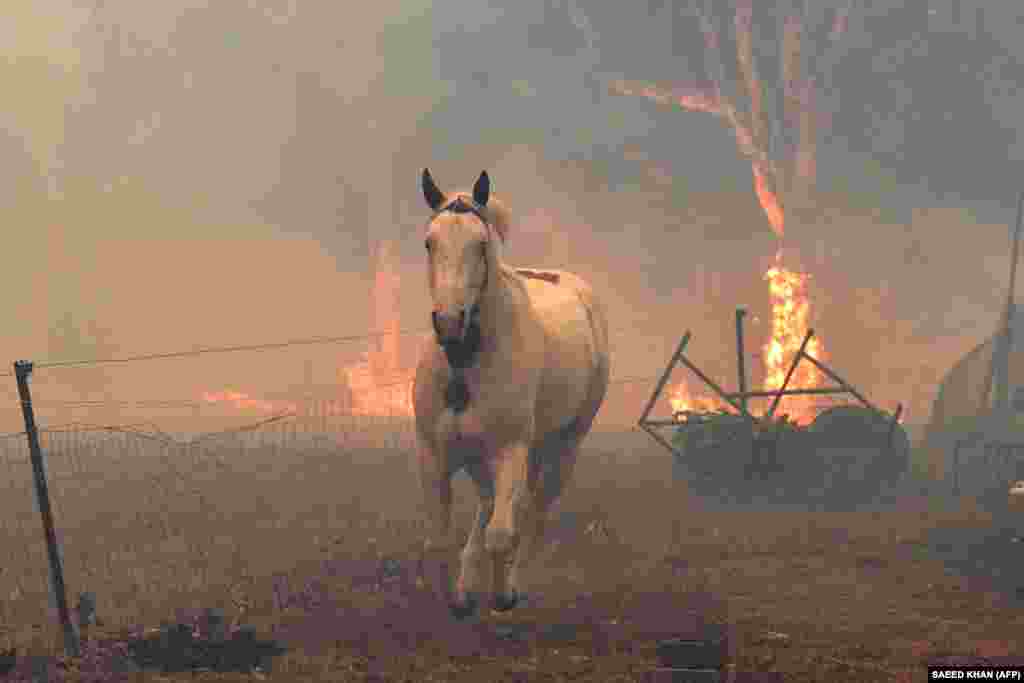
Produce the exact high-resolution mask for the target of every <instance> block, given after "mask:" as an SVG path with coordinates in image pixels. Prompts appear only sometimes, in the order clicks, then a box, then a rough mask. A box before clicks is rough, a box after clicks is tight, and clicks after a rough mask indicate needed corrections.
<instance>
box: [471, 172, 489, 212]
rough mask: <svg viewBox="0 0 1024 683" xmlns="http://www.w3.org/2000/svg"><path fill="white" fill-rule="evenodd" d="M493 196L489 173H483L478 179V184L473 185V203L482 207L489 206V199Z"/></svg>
mask: <svg viewBox="0 0 1024 683" xmlns="http://www.w3.org/2000/svg"><path fill="white" fill-rule="evenodd" d="M490 196H491V179H490V177H488V175H487V171H481V172H480V177H479V178H477V179H476V184H475V185H473V201H474V202H476V203H477V204H479V205H480V206H487V199H488V198H489V197H490Z"/></svg>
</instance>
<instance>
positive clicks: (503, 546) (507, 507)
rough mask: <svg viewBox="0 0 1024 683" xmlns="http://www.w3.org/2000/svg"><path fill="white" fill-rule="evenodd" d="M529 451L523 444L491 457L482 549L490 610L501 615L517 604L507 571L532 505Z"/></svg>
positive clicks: (509, 447) (503, 449) (507, 447)
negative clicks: (487, 560)
mask: <svg viewBox="0 0 1024 683" xmlns="http://www.w3.org/2000/svg"><path fill="white" fill-rule="evenodd" d="M529 453H530V451H529V448H528V447H527V445H526V443H524V442H514V443H511V444H509V445H506V446H504V447H502V448H500V449H499V450H498V451H497V452H496V453H495V455H494V458H493V461H492V462H493V468H494V514H493V515H492V516H491V521H490V523H489V524H488V525H487V530H486V531H485V532H484V547H485V548H486V549H487V553H488V554H489V555H490V556H491V567H492V572H493V574H492V583H491V586H492V590H493V591H494V600H493V602H492V604H491V606H492V608H493V609H494V610H496V611H498V612H505V611H507V610H510V609H512V608H513V607H515V605H516V602H517V601H518V600H519V595H518V592H517V587H516V586H514V585H512V584H511V583H510V581H509V570H510V569H511V565H512V560H513V559H514V557H515V553H516V550H517V549H518V547H519V540H520V536H521V533H522V529H523V528H524V524H525V522H526V521H527V519H528V518H529V510H530V504H531V501H532V495H533V493H532V490H531V486H530V483H531V479H532V478H533V477H532V475H533V473H531V472H530V470H529V468H530V455H529Z"/></svg>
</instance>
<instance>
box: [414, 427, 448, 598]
mask: <svg viewBox="0 0 1024 683" xmlns="http://www.w3.org/2000/svg"><path fill="white" fill-rule="evenodd" d="M417 451H418V453H417V455H418V458H417V460H418V465H419V471H420V488H421V490H422V494H423V506H424V510H425V513H426V517H427V519H426V522H427V535H426V538H424V540H423V551H422V555H421V556H420V562H419V565H420V566H419V572H418V573H419V575H420V576H419V578H420V579H421V580H422V581H426V582H429V583H430V584H431V587H432V588H433V590H434V591H435V594H436V595H437V596H438V597H439V598H440V599H442V600H444V601H445V603H446V604H448V605H452V604H453V601H452V589H451V562H452V560H453V559H454V557H455V553H456V551H457V549H458V547H457V543H456V540H455V536H454V533H453V531H452V528H451V518H452V482H451V473H450V472H449V471H448V467H447V462H446V460H445V459H444V458H443V457H441V456H442V454H441V453H440V452H438V451H437V450H436V449H434V448H433V447H431V446H429V445H425V444H422V443H421V444H419V446H418V449H417Z"/></svg>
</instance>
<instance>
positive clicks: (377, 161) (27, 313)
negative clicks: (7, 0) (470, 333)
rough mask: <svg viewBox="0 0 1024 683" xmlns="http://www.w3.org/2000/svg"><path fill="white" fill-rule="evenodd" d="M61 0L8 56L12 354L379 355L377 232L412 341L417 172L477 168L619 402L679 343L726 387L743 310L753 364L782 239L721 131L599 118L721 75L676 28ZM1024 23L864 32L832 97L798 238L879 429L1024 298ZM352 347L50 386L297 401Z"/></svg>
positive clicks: (576, 15) (905, 23)
mask: <svg viewBox="0 0 1024 683" xmlns="http://www.w3.org/2000/svg"><path fill="white" fill-rule="evenodd" d="M65 2H66V5H67V6H66V7H63V8H62V9H61V11H60V12H59V13H56V14H54V13H53V12H52V11H51V13H50V14H47V15H45V16H44V15H43V13H42V12H41V11H40V10H38V9H37V4H36V3H27V2H25V3H21V4H20V5H19V9H18V13H16V14H17V16H16V21H17V22H19V26H20V27H22V29H23V30H19V31H18V32H17V35H16V36H13V35H11V36H9V35H6V34H5V35H4V36H0V40H2V47H3V50H4V52H5V53H6V54H7V56H8V57H10V59H8V60H6V61H2V60H0V64H2V67H0V68H2V69H3V72H4V74H5V82H6V83H8V84H9V85H8V87H7V97H6V100H7V101H8V102H11V103H13V104H12V105H11V107H5V109H7V110H8V111H7V112H6V113H5V114H3V118H2V120H3V123H4V131H3V132H2V133H0V147H2V148H3V150H4V151H5V153H4V162H5V171H4V172H3V174H2V175H3V178H4V179H5V181H6V183H5V185H4V187H3V188H0V199H2V201H3V205H2V207H0V211H2V212H3V217H4V220H5V224H6V225H7V226H8V230H7V231H6V233H5V234H7V235H8V236H9V243H8V248H9V253H14V254H16V256H15V257H12V258H9V259H8V269H7V277H8V278H9V284H8V287H6V288H5V291H6V292H7V294H6V295H5V296H6V299H5V303H6V304H7V310H8V311H9V315H10V316H11V324H10V325H9V326H8V327H7V329H8V330H9V333H8V334H7V335H5V336H4V340H3V343H2V344H0V346H2V347H3V349H4V350H5V351H6V354H7V357H8V358H11V359H13V358H14V357H18V356H24V357H29V358H36V359H46V358H50V357H61V358H66V357H70V356H75V357H82V356H92V355H103V354H117V353H133V352H148V351H159V350H165V349H166V350H177V349H181V348H191V347H192V346H193V345H205V344H215V345H216V344H234V343H249V342H260V341H265V340H266V341H276V340H280V339H283V338H294V337H303V336H313V335H319V334H346V333H351V334H360V333H362V332H365V331H366V330H367V329H368V328H369V327H370V325H371V306H370V305H369V303H368V297H367V292H368V291H369V287H370V284H371V283H372V273H371V272H370V270H371V264H372V263H373V254H374V249H375V246H374V245H375V244H376V243H377V242H378V241H379V240H394V241H396V244H397V247H396V248H397V257H396V258H397V259H398V261H399V262H400V263H402V264H403V266H402V271H401V278H402V283H403V284H402V300H401V322H402V326H403V327H405V328H419V327H423V326H425V324H426V320H427V318H426V313H425V311H426V310H427V309H426V301H425V299H424V295H423V287H422V282H423V280H422V279H423V277H424V273H423V263H422V254H421V246H420V244H421V241H420V239H419V238H418V231H419V230H421V226H422V221H423V219H424V218H425V217H426V210H425V207H424V206H423V203H422V198H421V197H420V195H419V190H418V185H417V178H418V174H419V171H420V170H421V169H422V167H423V166H425V165H429V166H430V167H431V169H432V171H434V174H435V177H436V178H437V179H438V181H439V182H440V183H441V184H442V185H444V186H445V187H453V186H464V185H466V184H467V183H469V182H471V181H472V179H473V178H475V177H476V174H477V173H479V171H480V170H481V169H482V168H487V169H488V170H489V171H490V173H491V176H492V178H493V180H494V184H495V191H496V192H499V193H500V194H502V195H503V196H504V197H505V198H506V199H507V200H508V201H509V203H510V204H511V206H512V208H513V210H514V211H515V212H516V214H517V216H518V217H519V221H518V223H517V224H516V226H515V232H514V233H513V234H512V236H511V238H510V246H509V250H508V253H509V259H510V261H512V262H514V263H517V264H523V265H538V266H552V267H567V268H569V269H572V270H576V271H578V272H580V273H581V274H583V275H585V276H587V277H588V278H590V279H591V280H593V282H594V284H595V286H596V287H597V288H598V289H599V290H600V291H601V293H602V294H603V295H604V296H605V298H606V299H607V300H608V302H609V308H610V312H611V324H612V328H613V331H614V334H613V343H614V345H615V347H614V353H615V358H614V362H615V367H614V373H615V375H616V376H617V377H619V378H627V377H635V376H642V377H647V376H651V375H655V374H657V373H658V372H659V371H660V366H661V364H662V363H663V361H664V358H665V356H666V355H667V353H668V351H669V350H670V348H671V347H672V346H674V344H675V341H676V340H677V339H678V336H679V335H680V334H681V333H682V332H683V331H684V330H685V329H687V328H688V329H691V330H693V332H694V334H695V341H694V344H693V346H692V350H693V356H694V358H696V359H697V360H698V362H700V363H701V364H702V365H706V367H707V368H708V369H709V371H710V372H712V373H713V374H714V375H715V376H716V377H717V378H719V379H721V380H723V381H727V382H729V383H730V384H731V383H732V379H731V378H732V374H733V362H734V361H733V350H732V349H733V347H732V343H733V342H732V328H731V324H732V310H733V307H734V306H735V305H737V304H745V305H748V306H749V307H750V308H751V309H752V313H753V315H752V316H751V328H750V332H749V333H748V338H749V339H750V344H751V346H752V347H753V346H754V345H755V344H760V343H761V342H762V341H763V334H764V333H766V332H767V330H768V326H767V310H766V308H767V287H766V284H765V282H764V281H763V280H762V279H761V277H762V274H763V272H764V270H765V268H766V266H767V264H768V262H769V260H770V259H771V257H772V255H773V252H774V249H775V247H776V242H775V240H774V237H773V236H772V235H771V233H770V230H769V229H768V225H767V222H766V220H765V218H764V215H763V214H762V212H761V210H760V208H759V207H758V205H757V202H756V198H755V197H754V193H753V191H752V187H751V179H750V167H749V164H748V163H747V162H746V161H745V160H743V159H741V158H738V156H737V154H736V151H735V144H734V142H733V140H732V139H731V137H730V135H731V134H730V132H729V131H728V130H726V129H724V128H723V127H722V126H721V125H720V123H719V122H718V121H716V120H714V119H713V118H712V117H710V116H708V115H703V114H698V113H690V112H683V111H681V110H678V109H676V110H670V109H667V108H663V107H659V106H658V105H655V104H652V103H650V102H646V101H643V100H640V99H636V100H633V99H629V98H621V97H611V96H609V95H608V94H607V90H606V85H607V83H608V82H609V81H610V80H611V79H613V78H620V77H621V78H628V79H634V80H649V81H659V82H669V83H682V84H685V83H689V82H693V81H697V80H701V79H703V78H704V73H705V63H704V45H703V41H702V39H701V35H700V31H699V29H698V27H697V25H696V22H695V19H694V18H693V17H692V16H690V15H688V14H687V13H686V12H685V11H684V10H683V9H681V7H680V6H677V5H678V3H657V2H652V3H648V6H646V7H644V6H640V7H639V8H638V7H635V6H634V5H632V4H630V3H588V2H584V0H575V1H574V2H569V1H564V2H561V1H560V2H551V3H541V4H537V3H533V4H531V3H512V2H497V1H494V2H490V3H475V2H474V3H471V2H468V1H460V2H454V3H438V4H437V6H431V3H429V2H427V1H426V0H420V1H416V2H399V1H398V0H393V1H391V2H383V3H371V4H365V3H363V4H360V5H359V6H358V8H355V6H354V5H352V4H351V3H298V2H289V1H288V0H275V1H273V2H271V1H269V0H268V1H266V2H261V3H253V2H242V1H240V0H225V1H223V2H216V3H207V2H190V3H186V2H177V3H133V2H128V1H127V0H105V2H102V3H97V5H96V7H82V6H81V4H79V3H71V2H70V1H69V0H65ZM53 4H54V3H50V6H53ZM922 5H923V3H922ZM1015 7H1016V4H1015V3H999V4H998V5H997V4H993V3H988V4H986V14H985V15H984V16H983V17H982V24H980V25H979V24H978V23H977V20H976V18H974V19H971V21H968V20H967V19H966V18H963V19H962V20H961V21H960V22H959V23H958V24H956V25H955V26H953V27H951V28H949V27H947V28H946V29H944V28H943V27H942V26H940V25H937V24H936V22H938V21H939V19H941V17H940V18H935V17H931V18H930V17H929V15H927V12H926V11H925V12H918V13H917V14H914V13H913V12H912V11H910V10H907V11H906V12H904V13H902V14H899V15H898V19H899V20H898V21H897V20H895V19H892V16H897V15H887V16H888V17H889V18H886V17H884V16H883V15H882V11H881V9H877V8H876V9H875V10H872V12H871V14H870V15H868V16H861V17H860V18H859V19H855V20H852V21H851V26H850V39H851V41H850V42H851V45H850V48H849V50H848V51H847V52H846V53H845V55H844V56H843V58H842V60H841V61H840V62H839V63H838V64H837V65H836V68H835V69H834V76H833V82H831V83H828V84H826V86H827V87H826V88H825V90H826V91H827V93H828V95H829V97H825V98H823V100H824V104H823V106H827V107H832V108H833V111H832V112H831V116H830V117H829V118H830V121H831V127H830V128H829V129H827V130H823V131H822V132H821V135H822V138H821V142H820V146H819V156H820V158H819V165H818V166H819V168H818V190H819V193H818V200H817V205H816V206H815V207H814V211H813V212H812V218H813V220H808V219H804V220H802V224H803V225H804V226H805V228H804V229H802V230H801V232H800V235H799V238H798V242H797V244H796V248H797V249H798V251H799V255H800V259H801V261H802V262H803V263H804V264H806V265H807V266H808V270H809V271H810V272H812V274H813V276H814V280H813V283H814V284H813V286H812V292H813V296H814V299H813V302H812V304H813V306H814V311H815V322H814V324H815V327H816V328H817V329H818V331H819V333H820V334H821V335H822V336H823V337H824V338H825V340H826V344H827V348H828V349H829V350H830V354H831V357H832V359H833V363H834V365H835V366H836V367H837V369H839V370H840V372H841V373H842V374H844V375H846V376H847V377H848V378H849V379H851V381H853V382H854V383H855V384H857V385H858V386H859V387H861V388H862V389H864V391H865V392H867V393H868V395H869V396H871V397H872V398H875V399H876V400H878V402H879V403H881V404H882V405H885V406H887V407H891V406H892V405H894V404H895V402H896V401H898V400H903V401H907V400H910V401H911V402H912V408H911V410H910V416H911V420H914V421H923V420H924V419H925V417H926V416H925V415H923V414H921V412H922V411H926V410H927V402H928V400H929V399H930V391H932V389H933V387H934V382H935V380H936V379H937V377H938V375H939V374H941V372H942V371H944V369H945V368H948V367H949V366H950V365H951V364H952V362H953V361H954V360H955V358H956V357H957V355H958V354H960V353H962V352H964V351H966V350H967V349H969V348H971V347H972V346H973V345H974V344H976V343H977V342H978V341H979V340H980V339H981V338H982V337H983V336H984V335H986V334H987V333H988V331H989V330H990V329H991V327H992V325H994V323H995V321H996V319H997V317H998V312H999V306H1000V305H1001V302H1002V299H1003V295H1002V288H1003V287H1004V286H1005V285H1004V282H1005V274H1004V273H1005V271H1006V265H1005V263H1004V262H1005V261H1006V246H1007V231H1006V228H1005V223H1006V222H1008V221H1010V220H1012V216H1011V215H1009V214H1010V212H1011V208H1010V207H1012V203H1013V192H1014V190H1015V188H1013V187H1012V182H1010V179H1011V178H1013V177H1015V176H1014V171H1015V170H1016V166H1015V164H1018V165H1019V159H1020V157H1021V150H1020V147H1019V145H1016V146H1015V142H1014V141H1015V139H1016V135H1015V134H1016V129H1015V126H1017V125H1018V124H1017V123H1016V121H1019V120H1020V119H1019V117H1017V118H1014V112H1013V108H1012V106H1013V98H1012V97H1011V94H1012V88H1013V87H1014V85H1015V84H1017V83H1018V82H1019V80H1020V68H1019V65H1020V63H1021V58H1022V54H1024V52H1022V50H1024V48H1022V47H1021V46H1020V44H1019V42H1020V41H1017V42H1016V43H1014V42H1013V41H1012V40H1011V39H1012V38H1014V36H1013V35H1012V33H1006V32H1005V31H1002V28H1005V27H1006V26H1010V25H1012V21H1013V19H1014V16H1015V12H1016V13H1017V14H1019V9H1015ZM890 9H893V8H890ZM718 19H719V20H720V21H721V22H723V25H724V24H725V23H726V22H729V21H731V19H730V15H729V13H728V12H726V11H724V10H723V11H722V12H721V16H720V17H718ZM1008 22H1009V23H1008ZM1001 27H1002V28H1001ZM989 29H991V30H989ZM768 39H770V35H768V34H766V38H765V40H768ZM968 46H970V48H971V51H968V50H967V47H968ZM763 49H767V50H770V49H771V48H770V45H769V47H767V48H763ZM880 60H881V61H880ZM960 65H966V66H965V70H963V71H960V70H959V66H960ZM954 66H956V67H957V68H953V67H954ZM882 67H885V68H884V69H883V68H882ZM880 70H881V71H880ZM979 73H983V74H985V78H984V79H981V78H979V77H978V76H977V74H979ZM968 142H969V143H970V144H968ZM755 317H759V318H760V319H761V321H762V322H761V323H759V324H758V323H756V322H754V321H753V318H755ZM72 328H73V329H75V330H76V332H75V333H74V334H71V333H70V332H68V333H66V334H65V333H64V331H66V330H69V329H72ZM360 348H361V347H359V346H358V345H347V346H346V345H341V346H337V347H304V348H300V349H298V350H296V351H294V352H292V351H282V352H267V353H263V354H254V355H248V354H232V355H230V356H218V357H207V358H205V359H199V360H187V361H175V362H174V363H177V364H173V363H171V362H167V363H163V364H161V363H154V364H145V365H139V366H132V367H134V368H135V369H134V370H126V369H124V368H110V369H106V370H104V371H103V372H102V373H101V376H98V377H97V378H96V379H95V380H94V381H89V380H87V381H82V380H76V381H72V380H70V379H67V378H66V376H65V378H64V379H62V378H61V376H60V375H59V373H57V372H56V371H53V372H52V373H50V374H48V375H47V374H45V373H40V375H39V378H38V382H39V383H40V387H41V388H40V392H41V393H42V392H46V393H47V395H49V396H53V397H54V398H78V397H90V396H94V397H96V398H101V397H104V396H112V397H114V398H117V399H123V400H130V399H136V398H147V399H148V398H165V397H167V398H191V397H195V396H197V395H198V393H199V392H200V391H201V390H202V389H207V388H214V389H216V388H220V387H222V386H225V385H229V386H233V387H236V388H239V389H243V390H252V391H255V392H288V391H290V390H291V389H292V388H293V387H294V386H295V385H298V384H301V383H302V381H303V363H304V361H305V359H306V358H313V359H314V360H313V362H314V368H315V374H316V375H317V376H318V377H320V378H322V381H323V382H330V381H334V380H335V379H336V370H337V366H338V364H339V363H341V362H344V361H345V360H346V359H351V358H354V357H355V356H356V354H357V353H358V351H359V350H360ZM752 350H754V351H756V349H753V348H752ZM754 367H757V364H754ZM68 372H70V371H68ZM755 381H757V378H756V377H755ZM43 387H45V388H43ZM649 388H650V384H649V383H641V384H636V385H629V384H622V385H616V387H613V392H612V393H613V395H615V394H616V392H618V395H619V398H615V399H614V400H613V401H611V402H610V403H609V409H608V411H607V414H608V416H609V417H615V418H618V419H620V420H626V419H627V418H628V419H635V416H636V415H635V413H636V412H638V411H639V405H640V399H641V398H642V396H643V395H644V394H645V393H646V392H647V391H649ZM629 392H632V393H629ZM623 397H624V398H623Z"/></svg>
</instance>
